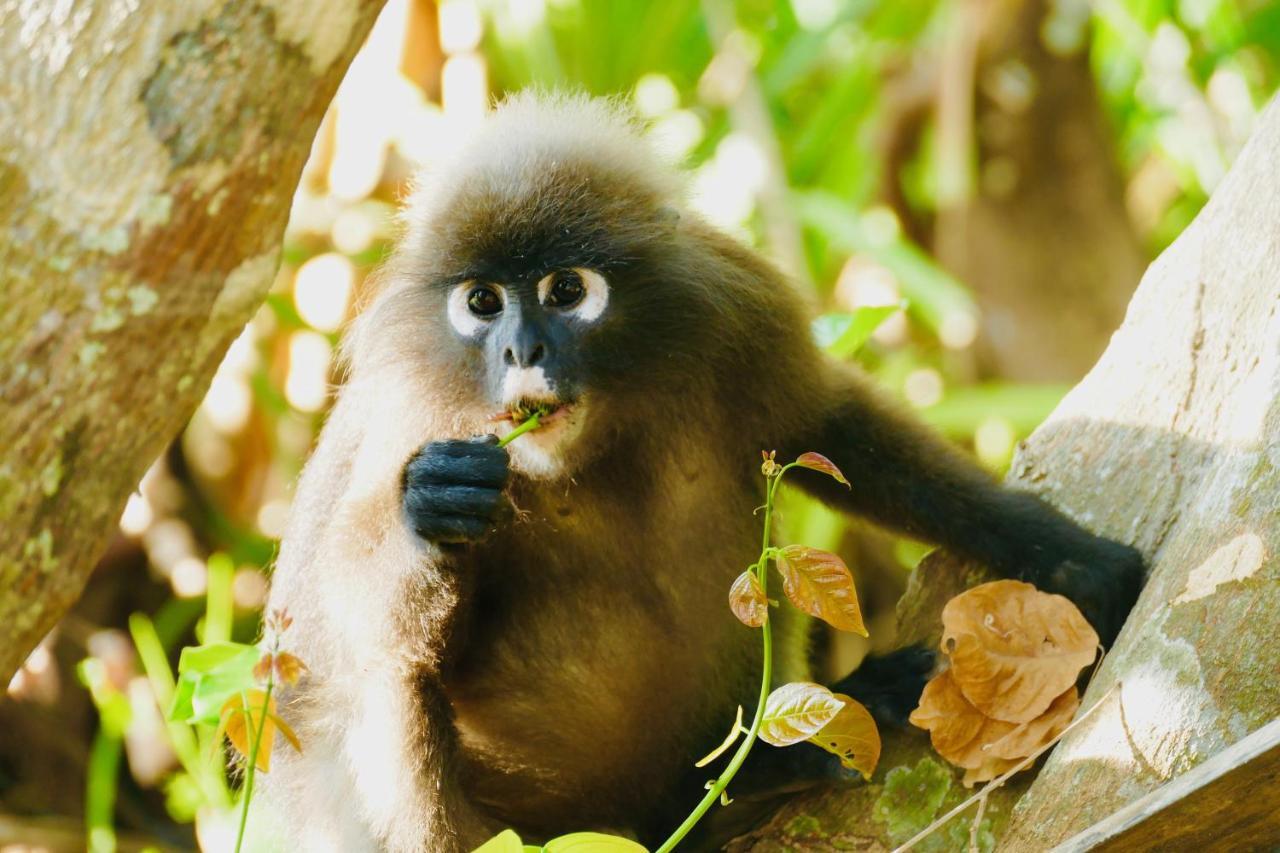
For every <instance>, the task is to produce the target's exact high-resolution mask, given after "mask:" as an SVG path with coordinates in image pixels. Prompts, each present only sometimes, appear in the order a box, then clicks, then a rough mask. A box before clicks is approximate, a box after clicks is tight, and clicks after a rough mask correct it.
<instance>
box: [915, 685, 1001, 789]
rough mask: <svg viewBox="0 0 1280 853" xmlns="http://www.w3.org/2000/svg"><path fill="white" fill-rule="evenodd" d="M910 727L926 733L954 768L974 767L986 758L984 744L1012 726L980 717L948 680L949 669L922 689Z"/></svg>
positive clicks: (979, 713)
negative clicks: (927, 732) (918, 728)
mask: <svg viewBox="0 0 1280 853" xmlns="http://www.w3.org/2000/svg"><path fill="white" fill-rule="evenodd" d="M910 720H911V723H912V725H916V726H919V727H920V728H922V729H927V730H928V731H929V740H930V741H931V742H932V743H933V748H934V749H935V750H936V751H937V753H938V754H939V755H941V756H942V757H943V758H945V759H947V761H950V762H951V763H952V764H955V765H957V766H958V767H966V768H977V767H980V766H982V763H983V761H984V760H985V759H986V758H987V756H986V755H984V754H983V752H982V747H983V745H984V744H987V743H991V742H993V741H997V740H999V739H1000V738H1002V737H1004V736H1005V735H1007V734H1008V733H1009V732H1011V731H1013V729H1014V728H1016V726H1015V725H1014V724H1013V723H1004V722H1001V721H999V720H992V719H990V718H988V717H984V716H983V715H982V712H981V711H979V710H978V709H977V708H975V707H973V704H972V703H970V702H969V700H968V699H966V698H964V694H963V693H961V692H960V688H959V687H958V686H956V683H955V680H954V679H953V678H952V677H951V670H946V671H945V672H941V673H939V674H938V675H935V676H934V677H933V678H931V679H930V680H929V683H928V684H926V685H925V687H924V693H922V694H921V696H920V706H919V707H917V708H916V709H915V710H914V711H912V712H911V717H910Z"/></svg>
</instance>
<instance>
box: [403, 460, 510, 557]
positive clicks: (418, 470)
mask: <svg viewBox="0 0 1280 853" xmlns="http://www.w3.org/2000/svg"><path fill="white" fill-rule="evenodd" d="M509 476H510V465H509V459H508V457H507V451H506V449H505V448H501V447H498V439H497V438H496V437H495V436H491V435H488V436H483V437H481V438H474V439H469V440H466V441H433V442H431V443H430V444H427V445H424V446H423V447H422V449H421V450H419V451H418V452H417V454H416V455H415V456H414V457H413V458H412V459H410V460H409V462H408V464H407V465H405V467H404V494H403V498H402V500H403V505H404V514H405V518H406V519H407V520H408V522H409V527H410V528H411V529H412V530H413V531H414V532H415V533H417V534H418V535H419V536H421V537H422V538H423V539H426V540H427V541H428V542H433V543H436V544H459V543H464V542H474V541H476V540H477V539H480V538H482V537H483V536H484V535H485V534H486V533H488V532H489V531H490V530H492V529H493V527H494V524H495V522H496V521H497V520H498V518H499V516H500V515H501V514H502V513H503V512H505V510H506V508H507V504H506V502H505V500H504V499H503V497H502V489H503V487H504V486H506V484H507V478H508V477H509Z"/></svg>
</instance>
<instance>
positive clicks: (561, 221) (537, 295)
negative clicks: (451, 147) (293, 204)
mask: <svg viewBox="0 0 1280 853" xmlns="http://www.w3.org/2000/svg"><path fill="white" fill-rule="evenodd" d="M433 213H434V215H433V217H432V219H431V221H430V222H429V223H427V227H425V228H423V229H422V230H421V231H419V232H418V234H419V235H420V240H421V242H420V243H419V244H418V245H417V246H412V247H411V248H412V249H413V250H414V252H413V254H412V259H413V265H412V267H411V268H410V269H411V273H410V274H411V275H412V277H413V278H415V279H417V280H418V281H419V282H422V281H423V280H424V279H425V287H424V286H423V285H422V284H420V285H418V287H417V288H415V290H416V292H417V293H418V294H419V298H422V297H425V298H426V299H427V300H429V302H430V305H431V306H432V308H431V309H430V311H431V314H432V316H433V318H434V322H436V323H438V324H439V325H438V327H437V328H439V334H438V335H432V336H431V337H432V339H434V340H435V341H436V342H437V345H436V346H435V347H434V349H433V352H432V354H431V358H432V359H433V360H434V361H435V362H436V363H437V365H438V367H440V368H443V370H440V373H439V375H440V376H441V377H442V378H443V379H444V381H446V382H449V383H452V384H453V385H454V386H455V388H457V387H465V388H466V389H467V395H468V398H469V400H471V401H473V402H470V403H468V407H471V406H473V405H474V406H475V407H477V408H483V412H484V417H486V418H487V419H488V421H489V422H490V423H491V424H492V426H491V427H489V428H491V429H493V430H495V431H496V432H497V433H498V434H499V435H503V434H505V433H508V432H510V431H511V430H512V429H514V428H515V427H516V425H517V424H518V423H520V422H521V421H522V420H523V419H524V418H526V417H527V416H528V415H529V414H530V413H531V412H532V411H535V410H541V411H542V412H543V415H542V417H541V419H540V424H541V426H540V427H539V428H538V429H537V430H535V431H533V432H531V433H528V434H527V435H525V436H524V437H522V438H521V439H520V440H519V441H517V442H515V443H513V444H512V445H511V453H512V461H513V463H514V465H515V467H516V469H517V470H522V471H524V472H525V473H527V474H530V475H533V476H542V477H551V476H557V475H561V474H566V473H569V472H570V471H571V470H572V469H573V468H574V467H575V466H576V465H578V464H581V463H583V462H585V461H586V460H587V459H589V458H591V457H592V456H594V455H595V454H596V453H598V452H599V451H601V450H602V449H603V447H604V445H605V444H607V442H608V441H609V440H611V439H612V438H615V437H617V436H618V434H619V431H620V429H621V426H620V425H623V424H625V423H627V422H628V421H629V420H635V413H636V412H637V411H639V410H640V409H641V408H651V407H652V405H653V403H654V402H655V400H657V399H658V398H659V397H660V396H661V395H662V393H663V389H668V388H669V389H671V390H673V391H674V390H675V389H678V388H684V389H685V390H686V391H687V390H688V387H689V386H688V383H689V381H690V379H691V377H693V376H694V375H695V374H696V372H697V364H698V359H697V357H696V355H695V354H694V351H695V349H696V347H697V341H698V340H699V335H700V334H705V333H706V332H707V330H708V328H709V327H708V324H707V322H706V315H707V314H708V311H707V307H706V305H705V302H706V300H705V297H704V295H702V293H703V291H704V290H705V288H703V287H702V284H701V280H700V278H699V277H698V276H697V275H695V274H694V272H693V271H692V270H691V269H690V268H689V265H688V264H687V263H682V262H681V257H682V255H681V250H680V247H681V245H682V241H681V238H680V235H679V233H678V231H679V229H678V224H679V217H678V216H677V215H676V214H675V213H674V211H673V208H672V207H671V206H669V204H668V203H667V202H666V200H665V199H663V198H661V197H659V196H657V195H655V194H654V193H652V192H649V191H647V190H646V189H645V188H644V187H642V186H637V185H636V183H635V182H634V181H633V180H631V179H629V177H628V176H625V175H622V176H620V175H617V174H613V173H610V172H609V171H608V170H605V169H600V168H594V167H593V165H592V164H591V163H589V162H588V163H582V162H575V163H573V164H564V163H555V162H545V161H537V160H536V159H533V160H531V162H530V165H529V166H528V167H527V168H525V169H521V170H516V171H506V172H504V173H503V174H501V175H497V176H495V175H486V176H483V177H482V178H480V179H476V180H474V181H465V182H461V185H460V186H457V187H455V188H454V191H453V192H452V193H451V194H450V195H449V196H448V197H447V199H444V200H443V201H442V203H440V204H439V206H438V207H437V208H436V209H435V211H433ZM411 239H413V238H412V237H411ZM406 277H407V276H406ZM700 318H701V319H700ZM442 362H443V364H441V363H442ZM445 365H447V366H445ZM673 374H674V375H673ZM571 448H572V450H570V449H571Z"/></svg>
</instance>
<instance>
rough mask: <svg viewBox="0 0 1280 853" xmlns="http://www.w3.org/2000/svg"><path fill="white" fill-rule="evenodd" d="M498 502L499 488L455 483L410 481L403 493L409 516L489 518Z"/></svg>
mask: <svg viewBox="0 0 1280 853" xmlns="http://www.w3.org/2000/svg"><path fill="white" fill-rule="evenodd" d="M501 502H502V491H501V489H495V488H488V487H485V486H472V485H460V484H456V483H448V484H446V483H430V482H425V483H414V482H411V483H409V484H408V486H406V488H405V493H404V508H405V511H406V512H408V513H409V514H410V515H433V514H437V513H446V514H452V515H475V516H479V517H481V518H493V517H494V516H495V514H496V513H497V511H498V508H499V506H500V505H501Z"/></svg>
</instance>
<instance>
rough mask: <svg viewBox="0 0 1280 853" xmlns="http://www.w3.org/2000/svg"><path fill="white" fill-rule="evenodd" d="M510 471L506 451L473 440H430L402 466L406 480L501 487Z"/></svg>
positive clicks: (408, 481) (410, 481) (409, 481)
mask: <svg viewBox="0 0 1280 853" xmlns="http://www.w3.org/2000/svg"><path fill="white" fill-rule="evenodd" d="M510 474H511V465H510V459H509V457H508V456H507V451H506V450H505V449H503V448H500V447H497V446H496V445H490V444H479V443H476V442H452V441H449V442H446V441H440V442H432V443H431V444H428V445H427V446H425V447H424V448H422V450H420V451H419V452H418V455H416V456H414V457H413V458H412V459H411V460H409V464H408V465H406V466H405V480H406V482H407V483H414V482H430V483H460V484H469V485H476V486H490V487H494V488H501V487H502V486H503V485H505V484H506V482H507V478H508V477H509V476H510Z"/></svg>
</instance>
